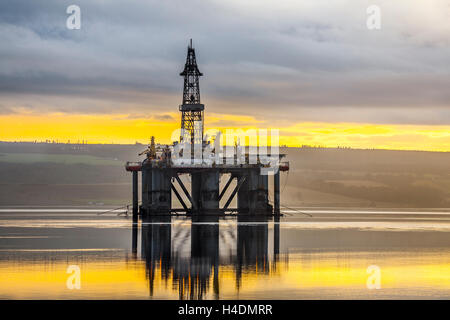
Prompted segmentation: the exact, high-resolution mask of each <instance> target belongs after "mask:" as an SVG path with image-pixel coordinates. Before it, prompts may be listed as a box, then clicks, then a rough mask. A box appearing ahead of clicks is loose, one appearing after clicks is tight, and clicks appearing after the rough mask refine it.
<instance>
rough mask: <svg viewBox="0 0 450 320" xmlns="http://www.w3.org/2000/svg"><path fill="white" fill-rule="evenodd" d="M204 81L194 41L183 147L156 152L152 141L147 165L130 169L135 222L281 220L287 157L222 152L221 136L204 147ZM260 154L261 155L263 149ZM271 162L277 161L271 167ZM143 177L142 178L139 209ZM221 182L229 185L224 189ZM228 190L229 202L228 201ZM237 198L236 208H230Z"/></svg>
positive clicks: (185, 95)
mask: <svg viewBox="0 0 450 320" xmlns="http://www.w3.org/2000/svg"><path fill="white" fill-rule="evenodd" d="M202 75H203V74H202V73H201V72H200V70H199V68H198V66H197V61H196V57H195V49H194V48H193V46H192V40H191V42H190V45H189V46H188V49H187V57H186V63H185V66H184V70H183V71H182V72H181V73H180V76H182V77H183V78H184V88H183V99H182V104H181V105H180V106H179V111H180V112H181V130H180V140H179V142H178V141H177V142H174V143H173V145H171V146H165V147H163V148H160V150H158V151H157V148H156V146H155V141H154V138H153V137H152V140H151V144H150V145H149V148H148V149H147V150H146V151H144V152H142V153H141V154H140V155H142V154H146V156H147V157H146V159H145V160H143V161H142V162H127V164H126V170H127V171H129V172H132V188H133V190H132V191H133V217H137V216H138V215H141V216H143V217H149V216H161V215H171V214H173V213H176V214H180V213H185V214H187V215H223V214H226V213H233V212H235V213H236V212H237V213H238V214H239V215H252V216H254V215H258V216H268V215H279V214H280V171H288V170H289V163H288V162H280V160H281V159H282V158H283V157H284V155H283V154H278V153H275V154H264V155H263V156H261V155H260V154H259V153H257V154H253V153H251V152H250V151H251V150H255V148H253V149H252V148H251V146H247V147H245V146H244V147H243V148H242V147H240V146H237V145H235V146H234V147H229V146H228V149H227V151H226V152H222V151H223V148H222V147H223V146H222V144H221V139H220V134H219V135H218V136H216V137H215V138H216V139H215V141H214V143H212V142H211V141H206V139H205V136H204V126H203V124H204V110H205V106H204V105H203V104H201V101H200V83H199V78H200V77H201V76H202ZM225 148H226V146H225ZM230 149H231V150H233V152H232V153H230V152H229V150H230ZM256 149H257V150H259V147H258V148H256ZM271 150H272V146H271ZM258 152H259V151H258ZM268 158H269V159H272V160H273V159H275V161H272V162H270V164H269V162H268V161H267V159H268ZM139 172H141V177H142V178H141V205H140V206H139V205H138V203H139V201H138V193H139V191H138V189H139V188H138V187H139V185H138V173H139ZM181 176H188V177H189V178H188V180H189V185H188V187H187V186H186V185H185V184H184V183H183V181H182V179H180V177H181ZM269 176H271V177H273V205H272V204H270V201H269ZM222 177H224V178H228V179H227V182H226V184H225V185H224V186H223V188H222V189H220V180H221V178H222ZM233 181H236V182H235V184H234V186H233V187H234V188H233V187H231V186H232V185H233ZM177 185H178V188H177ZM188 189H190V190H188ZM229 189H230V190H229ZM231 189H232V190H231ZM227 190H229V191H228V197H227V199H225V195H226V194H227ZM230 191H231V193H230ZM182 194H183V195H184V198H183V196H182ZM172 195H175V197H176V198H177V199H178V201H179V203H180V204H181V206H182V208H173V207H172ZM234 198H236V200H237V201H236V203H237V206H236V207H235V208H231V207H230V204H231V203H232V201H233V199H234ZM221 202H222V203H223V205H222V206H220V203H221Z"/></svg>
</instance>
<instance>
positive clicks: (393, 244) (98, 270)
mask: <svg viewBox="0 0 450 320" xmlns="http://www.w3.org/2000/svg"><path fill="white" fill-rule="evenodd" d="M106 210H107V209H105V208H103V207H101V208H92V207H86V208H82V207H79V208H78V207H71V208H63V207H47V208H46V207H34V208H26V207H15V208H5V207H1V208H0V298H1V299H398V298H400V299H419V298H420V299H449V298H450V210H449V209H441V210H437V209H430V210H428V209H421V210H411V209H385V210H380V209H376V210H375V209H374V210H368V209H349V210H345V209H333V208H315V209H311V208H291V209H289V210H285V211H283V216H282V217H281V218H279V219H275V220H274V219H273V218H270V219H250V218H247V219H245V218H237V217H226V218H221V219H217V218H208V219H191V218H188V217H172V218H163V217H157V218H153V219H151V220H145V221H139V223H138V224H133V221H132V218H131V217H129V216H125V215H124V214H123V212H121V211H110V212H106V213H105V211H106Z"/></svg>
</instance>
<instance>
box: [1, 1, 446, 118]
mask: <svg viewBox="0 0 450 320" xmlns="http://www.w3.org/2000/svg"><path fill="white" fill-rule="evenodd" d="M444 2H445V1H436V2H435V3H434V4H430V5H435V6H439V5H440V4H441V3H444ZM277 3H278V2H275V1H274V2H271V1H260V2H254V3H253V2H252V1H249V2H245V4H244V3H242V2H240V1H227V2H223V1H221V2H219V1H211V2H207V1H200V0H192V1H190V2H189V5H187V4H186V2H185V1H182V0H171V1H145V2H143V1H137V0H129V1H126V2H123V1H118V0H110V1H107V2H105V1H93V0H90V1H86V0H81V1H76V4H77V5H79V6H80V7H81V16H82V26H81V30H68V29H67V28H66V26H65V24H66V19H67V16H68V15H67V14H66V8H67V6H68V5H71V4H73V1H63V0H48V1H25V0H4V1H2V2H1V3H0V42H1V43H2V44H3V45H2V46H0V95H1V96H2V97H3V100H2V101H0V103H2V105H3V108H2V107H0V112H1V113H7V112H12V111H14V110H15V107H16V106H20V105H24V104H27V105H29V104H30V103H31V104H33V105H32V106H31V107H30V109H33V110H34V111H42V112H44V111H51V110H56V111H62V112H109V113H124V112H133V113H135V114H141V113H145V112H148V111H149V108H152V110H153V108H159V109H160V110H161V111H162V112H164V111H165V112H172V111H176V109H177V104H179V102H180V101H179V100H180V99H181V98H180V91H181V86H182V82H181V78H180V77H179V76H178V73H179V72H180V70H181V69H182V67H183V62H184V59H185V49H186V45H187V41H188V39H189V38H191V37H192V38H194V45H195V46H196V48H197V55H198V61H199V65H200V69H201V71H203V72H204V73H205V77H204V79H202V99H203V101H204V102H205V103H208V101H210V102H211V103H210V104H208V109H209V110H212V111H214V112H227V113H237V114H245V113H246V114H252V115H254V116H255V117H257V118H258V117H260V118H263V117H267V116H272V115H273V116H278V117H280V118H282V117H286V116H288V117H289V118H290V119H292V120H324V119H325V120H327V121H333V120H334V121H340V119H341V116H342V114H346V117H347V118H346V121H367V120H370V119H376V120H373V121H381V122H383V121H384V122H392V121H393V122H397V123H420V122H421V121H422V122H427V123H431V122H433V123H446V124H448V123H450V118H449V117H448V115H449V113H448V109H449V108H450V94H449V90H448V87H449V85H450V74H449V73H450V71H449V58H448V57H449V56H450V55H449V53H450V49H449V48H450V46H449V43H450V41H449V35H448V34H447V33H446V32H443V31H441V30H440V29H433V30H428V31H427V32H422V33H420V32H418V31H417V30H420V29H416V28H417V27H416V26H414V25H413V24H411V25H409V23H410V21H409V20H408V21H407V20H402V19H406V18H404V17H405V16H408V15H406V14H405V12H402V8H403V7H406V6H407V5H408V4H409V5H411V4H412V6H414V5H417V6H418V5H419V3H420V2H417V1H409V2H407V1H399V2H397V3H399V4H397V6H395V5H393V6H391V7H390V9H389V10H392V11H390V12H389V13H390V15H388V14H387V13H386V14H385V15H384V16H383V17H385V18H384V20H383V21H386V23H385V24H384V25H383V29H382V30H380V31H376V32H370V31H368V30H367V29H366V28H365V19H366V15H365V9H366V7H365V6H366V4H364V3H360V4H354V5H351V6H350V5H348V4H347V5H346V4H345V1H344V2H343V1H337V4H335V5H330V4H327V3H325V2H322V1H317V2H315V3H317V4H316V5H315V6H317V8H316V7H315V6H311V5H309V6H308V5H305V6H303V3H306V2H302V1H292V2H290V1H286V2H283V3H282V4H278V5H277ZM402 6H403V7H402ZM436 9H439V7H437V8H436ZM438 18H439V17H438ZM445 21H447V22H446V23H445ZM435 22H436V23H439V22H441V23H444V25H443V28H444V31H445V30H448V29H446V28H448V24H449V22H448V20H443V21H435ZM418 23H422V24H421V26H422V28H427V27H428V25H427V24H425V25H424V24H423V21H418ZM27 96H40V97H42V99H43V100H45V101H46V103H45V104H41V105H39V106H36V105H35V104H34V103H33V102H32V101H31V100H32V99H31V98H30V99H27ZM52 97H54V98H52ZM22 100H23V101H22ZM108 104H109V105H110V107H109V108H108V107H106V105H108ZM243 107H246V108H243ZM244 110H245V111H244ZM280 110H282V111H283V113H284V114H281V113H280ZM347 110H353V112H347ZM377 110H378V111H377ZM377 112H378V113H377ZM402 113H405V115H407V116H403V117H402V116H399V114H400V115H401V114H402ZM375 114H376V115H377V116H376V117H374V115H375ZM424 114H426V116H424ZM368 115H370V116H368Z"/></svg>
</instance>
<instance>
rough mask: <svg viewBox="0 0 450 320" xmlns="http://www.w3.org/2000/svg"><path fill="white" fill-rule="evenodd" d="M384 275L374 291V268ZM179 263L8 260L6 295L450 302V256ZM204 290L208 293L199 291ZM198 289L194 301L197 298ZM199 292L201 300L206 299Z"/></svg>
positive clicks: (326, 255)
mask: <svg viewBox="0 0 450 320" xmlns="http://www.w3.org/2000/svg"><path fill="white" fill-rule="evenodd" d="M72 264H75V265H79V266H80V269H81V289H80V290H77V289H72V290H70V289H68V288H67V286H66V281H67V279H68V277H69V276H70V274H67V273H66V270H67V267H68V266H69V265H72ZM369 265H377V266H379V267H380V270H381V289H379V290H369V289H368V288H367V287H366V282H367V278H368V276H369V274H368V273H367V267H368V266H369ZM179 267H180V266H177V265H176V262H174V261H172V264H171V265H170V268H169V270H168V272H167V269H166V270H165V268H164V264H163V263H162V262H161V261H159V262H155V263H154V265H153V266H152V267H150V268H149V266H148V265H147V264H146V262H145V261H143V260H140V259H136V260H134V259H131V260H129V259H119V258H117V257H115V258H111V259H110V260H108V259H102V260H101V261H98V260H95V258H94V259H92V258H90V259H89V260H78V259H75V260H73V261H71V260H70V259H68V260H62V259H58V260H45V261H17V260H9V261H1V262H0V297H1V298H7V299H79V298H82V299H111V298H113V299H114V298H121V299H127V298H133V299H136V298H138V299H140V298H155V299H178V298H180V297H181V296H182V297H183V298H185V299H189V298H202V299H216V298H221V299H231V298H241V299H251V298H258V299H302V298H344V299H345V298H391V297H393V298H416V297H423V298H427V297H440V298H446V297H450V252H449V251H441V252H438V251H436V252H431V253H430V252H375V253H374V252H323V253H294V254H289V256H280V257H278V258H277V259H276V260H273V259H272V260H270V261H269V262H268V264H267V265H265V266H255V265H253V266H246V267H242V270H241V271H239V272H238V271H237V269H238V266H236V264H229V265H220V266H219V267H218V268H217V273H218V276H217V277H216V280H215V279H214V278H215V276H214V275H215V270H214V267H212V266H209V265H208V264H205V265H203V266H202V267H200V268H193V267H192V266H191V270H190V271H189V272H188V276H187V277H184V278H183V276H180V274H179V269H180V268H179ZM202 286H203V289H199V288H201V287H202ZM193 291H196V292H195V294H194V295H190V292H193ZM199 291H201V294H200V295H199V294H198V293H199Z"/></svg>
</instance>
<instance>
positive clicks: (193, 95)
mask: <svg viewBox="0 0 450 320" xmlns="http://www.w3.org/2000/svg"><path fill="white" fill-rule="evenodd" d="M202 75H203V74H202V73H201V72H200V70H198V67H197V60H196V58H195V49H194V48H193V47H192V39H191V41H190V44H189V46H188V50H187V57H186V64H185V65H184V70H183V72H181V73H180V76H183V77H184V88H183V103H182V105H180V111H181V129H182V132H183V133H184V134H183V135H182V136H180V142H183V141H190V143H191V147H192V150H191V154H192V155H193V154H194V144H200V145H202V144H203V110H204V105H203V104H201V103H200V84H199V77H201V76H202Z"/></svg>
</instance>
